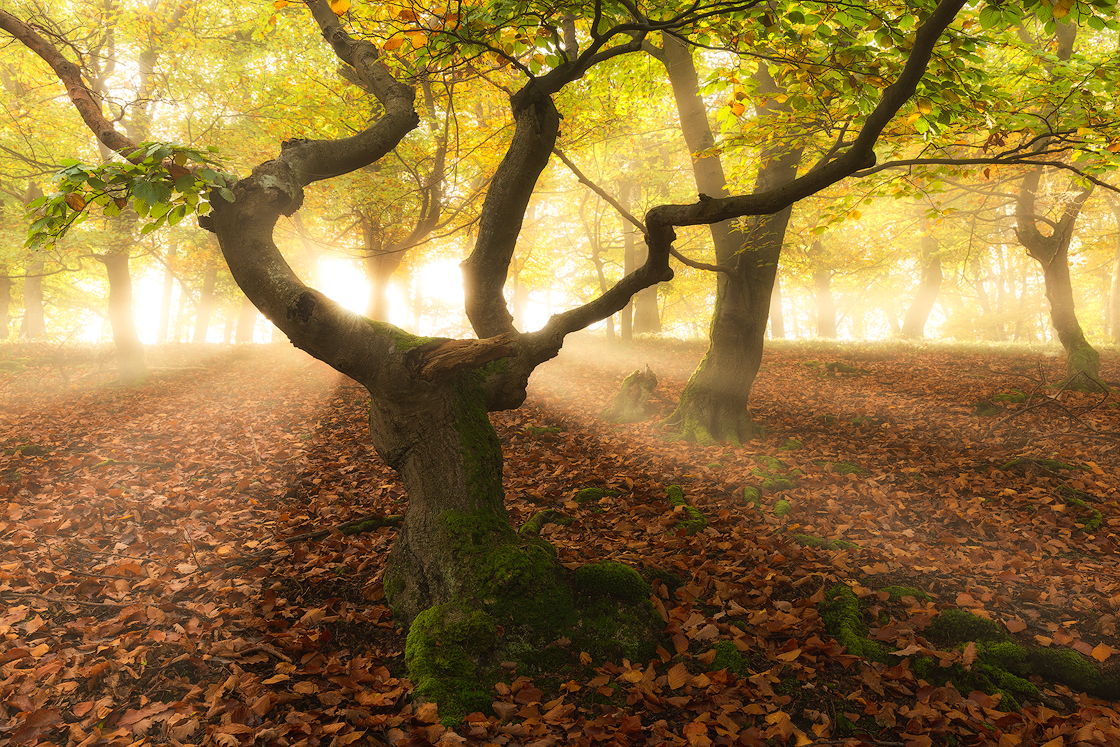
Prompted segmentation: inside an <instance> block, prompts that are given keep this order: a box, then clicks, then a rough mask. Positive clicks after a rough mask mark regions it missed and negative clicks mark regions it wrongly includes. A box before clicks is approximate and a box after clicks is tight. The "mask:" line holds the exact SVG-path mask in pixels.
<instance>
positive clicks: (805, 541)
mask: <svg viewBox="0 0 1120 747" xmlns="http://www.w3.org/2000/svg"><path fill="white" fill-rule="evenodd" d="M779 503H786V505H789V502H788V501H779ZM774 510H775V513H776V512H777V506H775V507H774ZM793 538H794V539H795V540H796V541H797V542H799V543H800V544H802V545H804V546H805V547H812V548H816V549H819V550H855V549H859V545H857V544H856V543H855V542H849V541H848V540H841V539H837V540H833V539H823V538H821V537H814V536H812V535H811V534H795V535H793Z"/></svg>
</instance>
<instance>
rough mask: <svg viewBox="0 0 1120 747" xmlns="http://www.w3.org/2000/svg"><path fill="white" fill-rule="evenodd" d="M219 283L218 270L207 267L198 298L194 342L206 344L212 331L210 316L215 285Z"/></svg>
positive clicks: (212, 308)
mask: <svg viewBox="0 0 1120 747" xmlns="http://www.w3.org/2000/svg"><path fill="white" fill-rule="evenodd" d="M217 282H218V268H217V267H207V268H206V272H205V274H203V276H202V293H200V294H199V297H198V309H197V310H196V311H195V316H194V336H193V337H192V341H193V342H206V333H207V332H208V331H209V329H210V314H211V313H212V312H213V310H214V285H215V284H216V283H217Z"/></svg>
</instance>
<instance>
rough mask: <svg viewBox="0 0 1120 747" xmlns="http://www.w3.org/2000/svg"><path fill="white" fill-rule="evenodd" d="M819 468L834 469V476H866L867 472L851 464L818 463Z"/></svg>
mask: <svg viewBox="0 0 1120 747" xmlns="http://www.w3.org/2000/svg"><path fill="white" fill-rule="evenodd" d="M817 466H818V467H824V468H826V469H827V468H828V467H829V466H831V467H832V472H833V474H837V475H866V474H867V470H865V469H864V468H863V467H861V466H859V465H858V464H853V463H851V462H817Z"/></svg>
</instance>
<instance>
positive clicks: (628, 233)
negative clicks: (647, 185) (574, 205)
mask: <svg viewBox="0 0 1120 747" xmlns="http://www.w3.org/2000/svg"><path fill="white" fill-rule="evenodd" d="M634 189H635V186H634V183H633V182H631V181H630V180H629V179H623V180H622V182H621V183H620V184H619V185H618V202H619V204H620V205H622V207H623V208H624V209H625V210H626V211H627V212H629V213H631V214H633V212H634V211H633V210H632V208H633V199H632V196H631V195H632V191H633V190H634ZM619 220H621V221H622V274H623V275H629V274H630V273H632V272H633V271H634V270H636V269H638V254H637V251H636V249H635V246H634V228H635V226H634V224H633V223H631V222H630V221H628V220H627V219H626V218H624V217H622V216H619ZM618 316H619V325H618V326H619V337H620V338H621V339H622V341H623V342H630V341H631V340H633V339H634V300H633V299H630V301H629V302H627V304H626V306H625V307H624V308H623V309H622V311H620V312H619V315H618Z"/></svg>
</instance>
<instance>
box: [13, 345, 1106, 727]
mask: <svg viewBox="0 0 1120 747" xmlns="http://www.w3.org/2000/svg"><path fill="white" fill-rule="evenodd" d="M702 353H703V347H702V346H701V345H698V344H685V343H676V342H669V341H647V342H642V343H639V344H636V345H634V346H631V347H626V348H623V347H608V346H605V345H603V344H602V343H599V344H596V343H594V342H592V341H590V340H588V339H586V338H584V339H583V340H582V341H579V340H577V341H573V343H572V344H571V345H570V346H569V347H568V348H565V351H564V352H563V353H562V354H561V356H560V358H558V359H557V360H555V361H552V362H550V363H548V364H546V365H545V366H544V367H542V369H540V370H539V371H538V373H537V374H536V375H535V377H534V379H533V381H532V383H531V388H530V398H529V401H528V403H527V404H526V405H525V406H524V407H523V408H521V409H520V410H518V411H515V412H510V413H499V414H495V415H494V416H493V417H492V419H493V422H494V424H495V426H496V428H497V429H498V432H499V435H500V437H501V439H502V442H503V445H504V448H505V452H506V459H507V461H506V475H505V484H506V489H507V496H508V499H507V503H508V506H509V510H510V514H511V518H512V519H513V521H514V523H515V524H520V523H522V522H524V521H525V520H527V519H528V518H529V517H531V516H532V515H533V514H534V513H536V512H537V511H539V510H541V509H542V508H554V509H556V510H557V511H559V512H561V513H563V514H566V515H567V516H569V517H572V518H573V519H574V521H573V522H572V523H570V524H568V525H565V526H561V525H556V524H551V525H547V526H546V527H545V529H544V532H543V536H545V537H546V538H547V539H549V540H550V541H551V542H552V543H554V544H555V546H556V547H557V548H558V551H559V558H560V561H561V562H562V563H564V564H566V565H567V566H568V567H572V568H574V567H578V566H579V565H581V564H583V563H586V562H589V561H593V560H604V559H612V560H617V561H621V562H624V563H629V564H631V565H633V566H635V567H637V568H639V569H640V570H642V571H643V573H644V574H645V575H646V576H647V577H648V578H651V579H656V580H655V581H654V582H653V586H652V588H653V591H654V594H653V596H652V601H653V603H654V606H655V608H656V609H657V610H658V611H659V612H660V613H661V614H662V615H663V616H664V618H665V619H666V621H667V625H666V633H665V639H664V641H663V645H662V646H661V648H660V649H659V651H658V655H657V657H656V658H654V659H652V660H651V661H640V662H639V661H633V662H631V661H612V662H592V663H591V664H590V665H588V666H587V668H586V670H585V671H584V672H583V673H581V674H580V675H579V676H577V677H569V678H568V679H566V680H563V681H561V680H558V679H557V678H555V677H553V676H550V673H547V672H544V673H533V672H517V671H513V672H510V673H509V677H508V678H507V681H506V682H504V683H499V684H498V686H497V687H496V688H495V690H494V706H493V709H494V712H493V713H490V714H481V713H478V714H472V715H470V716H468V717H467V719H466V720H465V721H464V722H463V723H461V724H460V725H458V726H455V727H452V728H448V727H446V726H444V725H441V724H440V723H439V714H438V711H437V708H436V707H435V706H434V705H431V704H429V705H425V706H414V705H413V704H412V703H411V702H410V699H409V693H410V689H411V685H410V683H409V682H408V680H407V676H406V672H405V670H404V665H403V648H404V636H403V631H402V630H401V629H400V628H399V627H398V626H397V625H395V624H394V622H393V620H392V619H391V616H390V613H389V610H388V609H387V607H386V606H385V604H384V595H383V591H382V588H381V584H380V573H381V567H382V561H383V559H384V557H385V554H386V552H387V551H388V549H389V547H390V546H391V545H392V543H393V540H394V537H395V531H394V529H393V528H391V527H388V528H382V529H379V530H377V531H373V532H365V533H361V534H355V535H345V534H343V533H341V532H339V531H338V530H334V531H330V532H320V533H319V534H314V533H315V532H316V531H318V530H325V529H329V528H331V527H336V526H338V525H340V524H343V523H345V522H347V521H351V520H354V519H360V518H363V517H368V516H385V515H391V514H400V513H401V512H403V510H404V508H405V505H406V498H405V496H404V494H403V491H402V488H401V487H400V484H399V482H398V480H397V479H396V476H395V474H394V473H393V472H392V471H390V470H388V469H387V468H385V467H384V466H382V465H381V463H380V461H379V459H378V458H377V456H376V455H375V454H374V452H373V450H372V448H371V446H370V444H369V439H368V436H367V433H366V417H367V415H366V410H365V408H366V404H367V401H368V398H367V396H366V394H365V392H364V390H363V389H362V388H361V387H359V386H358V385H357V384H355V383H354V382H353V381H351V380H349V379H347V378H345V377H342V376H340V375H338V374H337V373H335V372H333V371H332V370H330V369H328V368H327V367H325V366H324V365H322V364H320V363H318V362H316V361H313V360H311V359H309V358H307V357H306V356H303V355H302V354H299V353H297V352H295V351H292V350H290V349H284V348H282V347H280V346H268V347H251V348H246V347H242V348H221V347H216V346H213V347H202V348H195V347H189V346H175V347H173V346H168V347H165V348H159V349H154V350H152V351H151V353H150V362H151V363H153V365H157V366H158V367H159V368H157V369H156V370H155V371H154V373H153V376H152V378H151V380H150V381H149V382H148V383H147V384H145V385H144V386H141V387H138V388H122V387H120V386H117V385H114V384H113V383H112V382H111V376H110V374H109V373H108V372H106V371H105V370H103V369H101V368H99V367H98V359H97V358H96V357H95V356H93V355H92V354H84V353H81V351H70V352H69V353H65V354H64V351H60V350H58V349H47V348H40V347H37V346H22V347H5V348H2V349H0V356H2V357H3V360H0V506H3V507H4V509H3V515H0V602H2V604H0V744H4V743H8V744H13V745H33V744H36V743H41V744H67V745H100V744H111V745H121V746H122V747H123V746H124V745H142V744H192V745H197V744H207V745H209V744H215V745H222V746H223V747H234V746H235V745H298V744H305V745H324V746H327V745H329V746H330V747H341V746H342V745H348V744H358V745H384V744H392V745H427V744H437V745H456V744H477V745H487V744H495V745H503V746H510V747H516V746H517V745H532V746H533V747H547V746H548V745H556V744H568V743H571V744H584V745H591V744H604V745H606V744H610V745H619V746H620V747H623V746H625V745H632V744H635V745H636V744H679V745H694V746H697V747H706V746H707V745H713V744H715V745H719V744H746V745H761V744H789V745H807V744H822V745H823V744H852V745H855V744H878V745H892V746H893V745H898V746H899V747H902V746H903V745H907V746H910V747H923V746H927V745H933V744H937V745H941V744H957V745H981V744H985V745H986V744H991V745H1000V746H1001V747H1012V746H1014V745H1047V747H1057V746H1058V745H1063V744H1065V745H1073V744H1086V745H1117V744H1120V714H1118V712H1117V710H1116V708H1115V703H1113V702H1109V701H1107V700H1103V699H1101V698H1099V697H1094V696H1092V695H1090V694H1087V693H1086V692H1084V691H1083V690H1082V689H1078V688H1076V687H1071V686H1069V685H1068V684H1061V683H1060V682H1055V681H1045V680H1042V679H1041V678H1038V677H1037V676H1036V677H1035V678H1034V680H1035V682H1034V684H1035V685H1037V688H1038V689H1037V692H1036V693H1034V694H1029V695H1024V696H1021V697H1020V701H1021V702H1019V703H1018V704H1017V707H1010V708H1009V703H1008V702H1007V699H1006V693H1000V692H992V691H991V690H990V689H989V691H988V692H982V691H981V689H973V688H972V687H970V686H969V684H968V682H970V681H972V679H971V678H972V675H974V674H977V673H979V672H980V671H981V669H983V667H982V663H983V661H984V658H983V657H984V656H986V655H988V654H989V653H990V652H991V651H994V650H995V648H996V647H995V643H996V641H995V640H994V639H992V640H989V641H987V642H984V641H980V642H976V641H971V642H969V643H967V644H966V645H960V646H956V647H954V646H944V645H943V646H939V644H938V643H937V641H936V640H935V638H936V637H935V636H933V635H932V634H931V632H930V631H931V620H933V619H934V617H935V615H937V613H939V612H942V611H944V610H952V609H962V610H967V611H969V612H971V613H973V614H974V615H976V616H979V617H983V618H988V619H990V620H991V621H994V623H995V624H996V625H995V626H993V627H995V629H996V632H997V633H998V634H999V635H1004V636H1006V637H1007V639H1006V640H1007V641H1014V642H1017V643H1019V644H1022V645H1023V646H1024V647H1026V649H1029V650H1031V651H1036V652H1037V651H1042V652H1049V651H1065V652H1067V653H1069V652H1076V656H1077V657H1078V660H1079V661H1081V662H1082V663H1083V664H1084V665H1085V666H1086V667H1088V670H1089V671H1090V673H1091V674H1093V676H1096V677H1098V679H1100V678H1103V681H1106V682H1113V683H1115V681H1116V676H1117V671H1118V669H1120V640H1118V638H1117V635H1116V629H1117V617H1118V616H1120V567H1118V564H1117V559H1118V557H1120V540H1118V537H1120V510H1118V500H1120V479H1118V477H1120V474H1118V473H1120V395H1117V394H1115V393H1113V394H1111V395H1107V396H1105V395H1101V394H1088V393H1081V392H1074V391H1068V390H1065V391H1062V390H1059V389H1056V388H1054V387H1044V386H1043V383H1044V382H1054V381H1057V380H1058V379H1060V377H1061V374H1062V362H1061V359H1060V358H1058V357H1056V356H1054V355H1052V354H1043V353H1038V352H1030V351H1027V350H1025V349H1019V350H1010V349H986V348H983V347H981V346H976V347H973V348H945V347H938V346H899V345H898V344H887V345H870V344H869V345H850V346H845V345H841V344H828V345H825V344H816V343H806V344H780V345H774V346H771V348H770V349H769V351H768V353H767V355H766V357H765V360H764V363H763V370H762V372H761V374H760V377H759V380H758V383H757V384H756V387H755V390H754V395H753V402H754V403H755V410H754V412H755V414H756V418H757V420H758V421H759V422H760V423H762V424H765V426H766V427H767V432H766V435H765V436H763V437H761V438H759V439H756V440H752V441H749V442H747V443H746V444H744V446H743V447H742V448H732V447H730V446H727V445H723V446H716V447H702V446H697V445H695V444H687V443H680V442H668V441H665V440H664V431H662V430H661V429H660V428H659V427H658V425H657V420H658V418H657V417H656V416H658V415H660V416H664V415H667V414H668V413H669V412H670V411H671V409H672V406H673V403H674V401H675V399H676V397H677V396H678V394H679V392H680V389H681V387H682V385H683V383H684V381H685V380H686V379H687V376H688V374H689V373H690V371H691V370H692V368H693V367H694V366H695V364H696V362H697V361H698V359H699V358H700V356H701V355H702ZM83 356H84V357H83ZM1103 359H1104V377H1105V379H1106V380H1109V381H1117V380H1120V355H1118V354H1117V353H1116V352H1115V351H1113V352H1108V353H1106V354H1105V355H1104V356H1103ZM647 363H648V364H649V365H650V366H651V367H652V369H653V370H654V372H655V373H656V374H657V376H658V377H659V379H660V382H661V383H660V387H659V388H658V389H657V390H656V391H655V393H654V397H653V400H652V403H653V408H654V410H655V412H654V413H651V418H650V420H648V421H647V422H644V423H639V424H635V425H623V426H616V425H611V424H607V423H604V422H602V421H600V420H598V417H597V416H598V413H599V412H600V411H601V410H602V409H603V408H604V407H606V406H607V405H608V404H609V402H610V400H611V398H612V396H613V394H614V393H615V391H616V389H617V387H618V384H619V382H620V381H621V378H622V377H623V376H624V375H625V374H626V373H628V372H629V371H630V370H632V369H634V368H637V367H640V366H643V365H645V364H647ZM837 364H843V365H837ZM1016 393H1022V395H1025V397H1024V396H1020V395H1019V394H1016ZM1016 400H1020V401H1016ZM1023 400H1025V401H1023ZM775 460H780V461H775ZM1015 460H1019V461H1018V462H1016V463H1015V464H1014V465H1012V466H1009V463H1012V462H1014V461H1015ZM1049 460H1056V461H1049ZM775 478H786V479H785V481H783V480H779V479H775ZM765 480H769V482H765V483H764V481H765ZM674 484H675V485H680V486H681V487H682V488H683V491H684V495H685V497H686V500H687V502H688V503H689V504H690V505H691V506H692V507H694V508H695V509H696V510H698V511H699V512H702V514H703V515H704V519H705V520H706V526H703V528H702V530H701V531H698V532H696V533H693V534H689V533H687V532H686V531H685V530H684V528H683V526H689V525H687V524H682V519H689V518H692V519H694V518H695V516H696V515H695V513H694V512H689V510H688V509H687V508H684V507H680V506H674V505H672V504H670V502H669V500H668V499H667V495H666V490H667V487H668V486H669V485H674ZM586 487H601V488H613V489H615V490H616V491H617V495H609V494H607V495H604V496H603V497H602V498H601V499H599V500H597V501H591V502H577V501H576V500H574V499H575V498H576V496H577V492H578V491H579V490H580V489H582V488H586ZM748 487H755V488H759V487H761V492H760V498H759V499H758V500H755V501H752V502H748V501H746V500H745V499H744V488H748ZM748 493H750V491H748ZM585 495H586V494H585ZM747 497H748V498H749V497H750V496H749V495H748V496H747ZM691 526H693V527H695V526H696V525H695V524H693V525H691ZM892 587H893V588H892ZM898 587H912V588H904V589H899V588H898ZM837 588H846V589H850V590H851V592H852V594H851V595H849V597H850V598H853V599H855V600H858V605H854V604H853V606H852V610H854V611H853V612H852V614H854V616H855V621H854V622H852V621H851V620H849V624H848V625H847V627H846V628H845V632H844V635H846V636H848V637H847V638H845V640H846V641H847V643H848V649H849V650H845V648H844V647H842V646H841V645H840V644H839V643H838V642H837V637H843V636H841V634H840V633H839V632H837V631H836V630H835V628H833V629H832V630H831V631H830V628H829V625H830V623H829V620H828V619H826V618H827V617H828V616H827V615H825V616H822V609H824V608H825V606H826V604H825V603H827V601H828V599H830V598H833V597H834V595H835V592H836V589H837ZM884 589H889V590H888V591H884ZM926 595H928V596H926ZM970 619H971V618H970ZM853 631H855V633H856V637H855V638H852V637H851V635H852V633H853ZM860 641H863V643H860ZM867 641H874V642H876V643H878V644H880V645H879V647H878V648H877V649H876V648H875V647H874V646H872V647H871V648H869V649H867V651H875V650H878V651H884V652H888V653H889V652H893V653H894V655H893V656H885V657H879V658H880V660H879V661H874V660H870V659H868V658H864V657H859V656H855V655H853V654H852V652H851V650H850V649H851V648H852V647H853V646H855V645H857V644H858V645H860V646H863V645H864V644H865V643H867ZM1026 649H1024V650H1026ZM865 653H866V652H865ZM873 658H874V657H873ZM920 661H924V662H926V664H927V666H926V668H925V669H923V670H922V672H923V673H925V674H926V676H928V677H929V679H928V680H927V679H925V678H923V677H921V676H919V674H918V673H917V672H916V671H915V669H918V668H919V666H918V665H919V662H920ZM931 661H932V662H934V664H933V666H932V670H931V669H930V668H929V666H928V663H929V662H931ZM985 671H986V670H985ZM931 672H932V673H931ZM939 672H940V676H938V673H939ZM946 673H948V674H949V676H948V678H946ZM1090 679H1092V678H1090ZM939 680H940V681H939Z"/></svg>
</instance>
